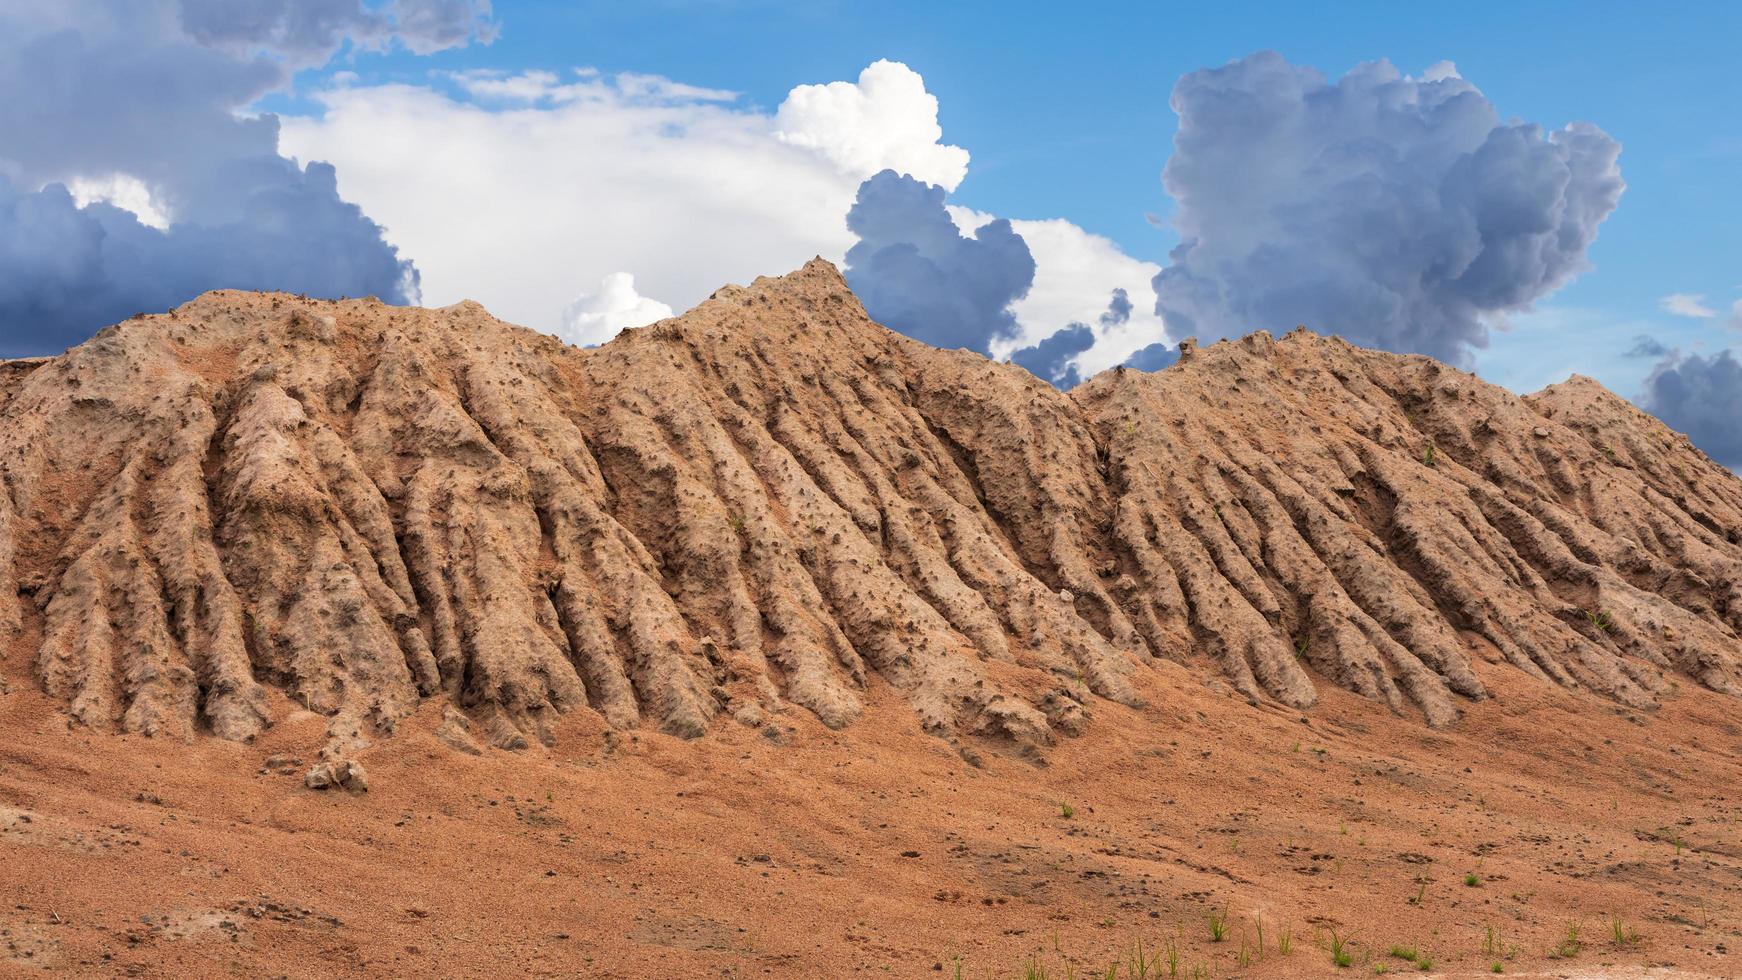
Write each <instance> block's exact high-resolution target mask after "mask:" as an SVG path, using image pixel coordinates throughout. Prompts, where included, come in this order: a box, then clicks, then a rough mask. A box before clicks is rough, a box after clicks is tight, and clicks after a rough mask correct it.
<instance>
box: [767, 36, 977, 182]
mask: <svg viewBox="0 0 1742 980" xmlns="http://www.w3.org/2000/svg"><path fill="white" fill-rule="evenodd" d="M775 127H776V129H775V134H776V135H777V136H778V137H779V138H780V139H781V140H783V141H785V142H787V143H791V144H793V145H795V146H803V147H808V148H810V149H813V150H816V151H818V152H819V153H821V154H822V155H823V156H825V157H827V158H828V159H829V160H831V161H833V162H834V163H835V165H836V166H838V167H840V168H841V170H842V171H843V172H844V173H849V174H854V175H857V176H858V177H860V178H864V177H868V176H870V175H871V174H874V173H877V172H878V171H880V170H883V169H885V168H887V169H890V170H894V171H896V172H897V173H905V174H908V175H911V176H913V177H917V178H918V179H920V180H923V181H925V182H926V183H928V184H937V185H939V186H941V187H943V188H944V189H945V190H955V189H956V185H958V184H960V183H961V182H962V178H963V177H966V176H967V175H968V151H967V150H964V149H962V148H961V147H959V146H949V145H946V144H944V143H943V142H942V140H943V135H944V131H943V127H941V126H939V125H938V100H937V97H936V96H934V95H932V94H931V93H930V92H927V91H926V90H925V79H923V78H921V77H920V75H919V73H918V72H916V71H914V70H913V69H911V68H909V67H907V66H906V65H904V64H901V63H900V62H896V61H876V62H873V63H872V64H871V65H870V66H869V67H867V68H866V69H865V70H864V71H862V72H860V73H859V81H858V82H856V83H855V82H830V83H828V84H827V85H800V86H798V87H797V88H795V89H793V90H792V91H791V92H790V93H789V94H788V95H787V97H786V101H785V102H782V103H781V104H780V109H779V110H778V111H777V112H776V114H775Z"/></svg>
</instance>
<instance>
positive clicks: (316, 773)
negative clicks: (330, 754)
mask: <svg viewBox="0 0 1742 980" xmlns="http://www.w3.org/2000/svg"><path fill="white" fill-rule="evenodd" d="M335 782H337V780H336V779H334V778H333V764H332V763H330V762H317V763H315V764H314V765H313V766H311V767H309V771H308V772H306V773H304V774H303V777H302V784H303V785H304V786H307V787H308V788H309V789H326V788H327V787H329V786H331V785H333V783H335Z"/></svg>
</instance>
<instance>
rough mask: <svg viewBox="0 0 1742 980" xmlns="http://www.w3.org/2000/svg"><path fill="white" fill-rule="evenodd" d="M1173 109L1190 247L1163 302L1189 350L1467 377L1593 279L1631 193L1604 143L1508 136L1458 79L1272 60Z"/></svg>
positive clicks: (1205, 76)
mask: <svg viewBox="0 0 1742 980" xmlns="http://www.w3.org/2000/svg"><path fill="white" fill-rule="evenodd" d="M1172 104H1173V108H1174V111H1175V112H1177V113H1178V114H1179V120H1180V122H1179V130H1178V133H1177V135H1176V136H1175V137H1174V152H1173V155H1172V156H1171V157H1170V158H1169V160H1168V162H1167V167H1166V169H1165V171H1164V173H1163V181H1164V183H1165V185H1166V187H1167V190H1168V193H1169V194H1171V195H1172V196H1173V198H1174V200H1175V201H1176V202H1177V205H1178V209H1177V211H1176V213H1175V216H1174V223H1175V225H1176V227H1177V229H1178V231H1179V234H1180V238H1181V241H1180V244H1179V245H1178V246H1177V247H1176V248H1175V249H1174V250H1173V253H1172V256H1171V259H1170V264H1169V265H1168V267H1167V268H1165V269H1163V270H1162V271H1161V273H1160V274H1159V275H1157V276H1156V279H1155V288H1156V294H1157V296H1158V299H1157V303H1156V312H1157V313H1159V314H1160V315H1161V316H1162V317H1163V318H1164V319H1165V320H1166V322H1167V325H1168V331H1169V333H1171V334H1173V335H1174V336H1186V335H1191V334H1196V335H1198V336H1200V337H1202V338H1204V339H1205V340H1206V341H1213V340H1215V339H1217V338H1220V337H1226V336H1232V335H1238V334H1242V333H1245V332H1248V331H1251V330H1255V329H1258V328H1267V329H1272V330H1286V329H1290V328H1292V327H1294V326H1295V325H1297V324H1306V325H1307V326H1309V327H1312V328H1313V329H1315V330H1320V331H1323V332H1326V333H1336V334H1340V335H1342V336H1344V337H1346V338H1348V339H1349V340H1351V341H1353V342H1355V343H1359V344H1363V345H1367V346H1375V347H1381V348H1385V349H1387V350H1395V351H1418V352H1422V353H1426V354H1431V355H1434V356H1436V357H1440V358H1442V359H1445V360H1448V361H1451V362H1453V363H1458V364H1467V363H1468V361H1469V355H1470V352H1471V351H1472V349H1474V348H1480V347H1484V346H1486V344H1487V337H1488V329H1487V327H1486V325H1485V321H1486V320H1487V319H1489V318H1491V317H1493V316H1496V315H1499V314H1504V313H1506V312H1508V311H1516V310H1521V309H1524V308H1527V307H1528V306H1529V305H1530V304H1531V303H1532V302H1533V301H1534V300H1536V299H1538V298H1540V297H1542V296H1543V295H1545V294H1547V293H1548V292H1550V291H1552V290H1553V289H1555V288H1556V287H1558V286H1560V285H1561V284H1563V283H1565V282H1566V281H1567V280H1568V279H1570V278H1571V277H1572V276H1573V275H1574V274H1576V273H1577V272H1578V271H1580V270H1581V269H1582V268H1583V267H1584V266H1585V264H1586V262H1585V252H1586V249H1587V248H1588V247H1589V246H1590V244H1591V242H1592V241H1593V240H1594V239H1595V237H1596V234H1597V226H1598V224H1600V223H1601V222H1602V221H1603V219H1604V218H1605V217H1607V216H1608V214H1609V213H1610V212H1611V211H1613V210H1614V208H1615V205H1616V202H1617V201H1618V200H1619V199H1620V196H1621V192H1622V189H1623V187H1624V186H1625V185H1624V184H1623V182H1622V180H1621V172H1620V169H1619V167H1618V165H1617V157H1618V155H1619V153H1620V150H1621V147H1620V144H1618V143H1616V141H1615V140H1613V139H1611V138H1610V137H1609V136H1608V135H1607V134H1605V133H1604V132H1603V131H1602V130H1600V129H1597V128H1596V127H1595V126H1591V125H1587V124H1583V123H1574V124H1572V125H1570V126H1567V127H1566V128H1564V129H1560V130H1556V131H1553V132H1548V133H1545V132H1544V131H1543V129H1542V128H1541V127H1540V126H1537V125H1535V124H1532V123H1523V122H1503V121H1502V120H1501V118H1500V116H1499V114H1498V113H1497V112H1496V111H1495V108H1494V106H1493V104H1492V103H1490V102H1489V101H1488V100H1487V99H1486V98H1485V97H1484V96H1483V95H1482V93H1481V92H1480V91H1478V90H1477V89H1476V87H1475V86H1473V85H1471V84H1470V83H1469V82H1467V81H1465V80H1464V79H1462V78H1460V77H1459V76H1458V75H1457V74H1456V73H1455V71H1454V70H1453V69H1452V68H1451V67H1450V66H1449V65H1439V66H1435V67H1433V68H1430V69H1429V70H1428V71H1427V72H1426V73H1425V74H1424V75H1423V76H1422V77H1420V78H1408V77H1404V76H1402V75H1400V74H1399V73H1398V71H1397V69H1395V68H1393V67H1392V66H1391V65H1390V63H1388V62H1384V61H1380V62H1376V63H1372V64H1365V65H1361V66H1359V67H1357V68H1355V69H1354V70H1352V71H1350V72H1349V73H1348V74H1347V75H1345V76H1343V78H1341V79H1339V80H1338V81H1337V82H1335V83H1334V84H1333V83H1330V82H1328V81H1327V80H1326V79H1325V77H1324V76H1323V75H1321V74H1320V73H1319V72H1317V71H1315V70H1314V69H1312V68H1307V67H1302V66H1297V65H1292V64H1289V63H1288V62H1287V61H1285V60H1284V59H1283V58H1282V56H1281V55H1278V54H1276V53H1274V52H1260V53H1258V54H1255V55H1252V56H1250V57H1248V58H1245V59H1242V60H1240V61H1236V62H1232V63H1230V64H1228V65H1226V66H1224V67H1221V68H1215V69H1206V70H1203V71H1197V72H1193V73H1191V74H1189V75H1186V76H1185V77H1183V78H1181V79H1180V80H1179V83H1178V84H1177V85H1176V86H1175V87H1174V91H1173V101H1172Z"/></svg>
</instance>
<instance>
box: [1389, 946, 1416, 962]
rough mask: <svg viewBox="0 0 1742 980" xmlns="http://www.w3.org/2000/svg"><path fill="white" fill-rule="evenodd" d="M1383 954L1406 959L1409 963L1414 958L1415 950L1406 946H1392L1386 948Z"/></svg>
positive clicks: (1413, 960)
mask: <svg viewBox="0 0 1742 980" xmlns="http://www.w3.org/2000/svg"><path fill="white" fill-rule="evenodd" d="M1385 955H1387V956H1390V957H1392V958H1394V959H1399V960H1408V961H1410V962H1411V963H1413V962H1415V960H1416V954H1415V950H1413V949H1410V948H1409V947H1408V946H1393V947H1391V948H1390V949H1389V950H1386V952H1385Z"/></svg>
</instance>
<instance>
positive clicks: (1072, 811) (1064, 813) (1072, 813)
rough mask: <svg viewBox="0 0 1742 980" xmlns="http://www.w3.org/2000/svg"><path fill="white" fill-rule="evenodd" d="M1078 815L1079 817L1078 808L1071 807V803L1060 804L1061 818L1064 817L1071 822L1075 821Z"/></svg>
mask: <svg viewBox="0 0 1742 980" xmlns="http://www.w3.org/2000/svg"><path fill="white" fill-rule="evenodd" d="M1076 815H1077V808H1076V807H1074V806H1071V805H1070V804H1069V803H1060V804H1059V816H1061V817H1064V818H1065V819H1066V820H1071V819H1074V818H1075V817H1076Z"/></svg>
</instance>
